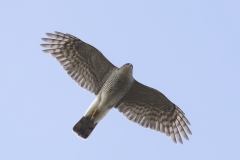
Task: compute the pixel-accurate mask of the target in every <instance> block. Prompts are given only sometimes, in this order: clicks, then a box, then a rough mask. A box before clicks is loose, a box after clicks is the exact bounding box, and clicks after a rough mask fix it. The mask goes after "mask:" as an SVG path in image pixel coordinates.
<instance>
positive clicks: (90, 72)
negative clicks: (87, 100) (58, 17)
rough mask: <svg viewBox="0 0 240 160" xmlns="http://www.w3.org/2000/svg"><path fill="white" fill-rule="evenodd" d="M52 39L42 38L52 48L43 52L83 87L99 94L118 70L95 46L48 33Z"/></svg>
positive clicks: (64, 35) (47, 46) (73, 38)
mask: <svg viewBox="0 0 240 160" xmlns="http://www.w3.org/2000/svg"><path fill="white" fill-rule="evenodd" d="M46 34H47V36H49V37H50V38H42V40H43V41H45V42H48V43H49V44H41V46H42V47H45V48H50V49H46V50H43V52H45V53H50V54H51V55H52V56H54V57H55V58H56V59H57V60H58V61H59V62H60V64H61V65H62V66H63V68H64V69H65V70H66V71H67V73H68V75H69V76H71V77H72V79H74V80H75V81H76V82H77V83H78V84H79V85H80V86H81V87H83V88H85V89H87V90H88V91H90V92H93V93H94V94H95V95H97V94H98V92H99V91H100V89H101V87H102V86H103V84H104V82H105V81H106V80H107V79H108V77H109V76H110V75H111V73H112V72H113V71H114V70H115V69H117V68H116V67H115V66H114V65H113V64H112V63H111V62H109V61H108V60H107V58H105V57H104V55H103V54H102V53H101V52H100V51H99V50H97V49H96V48H94V47H93V46H91V45H89V44H87V43H85V42H83V41H82V40H80V39H78V38H77V37H74V36H72V35H70V34H63V33H60V32H55V34H52V33H46Z"/></svg>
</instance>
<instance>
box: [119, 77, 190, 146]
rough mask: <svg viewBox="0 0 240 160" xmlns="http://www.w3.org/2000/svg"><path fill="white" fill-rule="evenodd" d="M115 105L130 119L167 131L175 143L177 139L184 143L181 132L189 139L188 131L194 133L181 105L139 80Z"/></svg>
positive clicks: (145, 125) (163, 131) (148, 126)
mask: <svg viewBox="0 0 240 160" xmlns="http://www.w3.org/2000/svg"><path fill="white" fill-rule="evenodd" d="M115 107H116V108H118V110H119V111H120V112H122V113H123V114H124V115H125V116H126V117H127V118H128V119H129V120H131V121H133V122H136V123H138V124H140V125H141V126H143V127H147V128H151V129H153V130H156V131H160V132H162V133H165V134H166V135H167V136H171V138H172V140H173V141H174V142H175V143H176V142H177V141H176V139H177V140H178V141H179V142H180V143H183V142H182V139H181V136H180V134H179V132H181V134H182V136H183V137H184V138H186V139H187V140H188V136H187V134H186V132H187V133H188V134H192V133H191V131H190V129H189V128H188V125H190V123H189V121H188V120H187V118H186V117H185V116H184V113H183V111H182V110H181V109H180V108H179V107H177V106H176V105H175V104H173V103H172V102H171V101H170V100H168V98H167V97H166V96H164V95H163V94H162V93H161V92H159V91H157V90H155V89H153V88H150V87H148V86H145V85H143V84H141V83H139V82H137V81H134V82H133V85H132V87H131V89H130V90H129V91H128V93H127V94H126V95H125V96H124V97H123V99H122V100H121V101H120V102H119V103H118V104H117V105H116V106H115Z"/></svg>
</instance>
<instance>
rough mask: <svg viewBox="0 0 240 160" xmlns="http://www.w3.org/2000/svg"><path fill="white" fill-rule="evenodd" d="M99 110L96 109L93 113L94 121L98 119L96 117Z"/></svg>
mask: <svg viewBox="0 0 240 160" xmlns="http://www.w3.org/2000/svg"><path fill="white" fill-rule="evenodd" d="M98 113H99V112H98V109H97V108H96V109H95V110H94V111H93V113H92V117H91V120H93V119H95V118H96V116H97V115H98Z"/></svg>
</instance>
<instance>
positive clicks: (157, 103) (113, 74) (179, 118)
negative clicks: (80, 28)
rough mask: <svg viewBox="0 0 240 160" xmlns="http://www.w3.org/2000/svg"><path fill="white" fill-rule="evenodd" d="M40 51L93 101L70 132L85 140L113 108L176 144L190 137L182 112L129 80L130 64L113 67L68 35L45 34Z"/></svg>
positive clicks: (167, 100) (131, 73) (151, 89)
mask: <svg viewBox="0 0 240 160" xmlns="http://www.w3.org/2000/svg"><path fill="white" fill-rule="evenodd" d="M46 35H47V36H48V37H50V38H42V40H43V41H45V42H47V43H48V44H41V46H42V47H44V48H48V49H45V50H43V52H45V53H50V54H51V55H52V56H53V57H55V58H56V59H57V60H58V61H59V63H60V64H61V65H62V66H63V68H64V69H65V70H66V71H67V73H68V75H69V76H70V77H72V79H73V80H75V81H76V82H77V83H78V84H79V85H80V86H81V87H82V88H85V89H86V90H88V91H90V92H92V93H94V94H95V95H96V98H95V99H94V101H93V102H92V103H91V104H90V106H89V108H88V109H87V111H86V112H85V114H84V115H83V117H82V118H81V119H80V120H79V121H78V122H77V124H76V125H75V126H74V127H73V131H74V132H75V133H76V134H77V135H78V136H80V137H82V138H84V139H86V138H88V136H89V135H90V134H91V132H92V131H93V129H94V128H95V127H96V125H97V124H98V123H99V122H100V121H101V120H102V119H103V118H104V117H105V116H106V115H107V113H108V112H109V110H110V109H112V108H116V109H118V110H119V112H121V113H123V114H124V115H125V116H126V117H127V118H128V119H129V120H131V121H133V122H136V123H138V124H139V125H141V126H143V127H146V128H150V129H152V130H156V131H159V132H162V133H165V134H166V135H167V136H170V137H171V138H172V140H173V141H174V142H175V143H177V141H178V142H179V143H183V142H182V138H181V136H180V133H181V135H182V136H183V137H184V138H185V139H187V140H188V136H187V133H188V134H190V135H191V134H192V133H191V131H190V129H189V127H188V125H190V122H189V121H188V120H187V118H186V117H185V115H184V113H183V111H182V110H181V109H180V108H179V107H178V106H176V105H175V104H174V103H172V102H171V101H170V100H169V99H168V98H167V97H166V96H165V95H164V94H162V93H161V92H159V91H158V90H156V89H154V88H151V87H148V86H146V85H144V84H141V83H140V82H138V81H137V80H135V79H134V78H133V65H132V64H130V63H126V64H124V65H123V66H122V67H120V68H118V67H116V66H114V65H113V64H112V63H111V62H110V61H109V60H108V59H107V58H106V57H105V56H104V55H103V54H102V53H101V52H100V51H99V50H98V49H96V48H95V47H93V46H91V45H90V44H87V43H85V42H83V41H82V40H80V39H78V38H77V37H75V36H73V35H71V34H63V33H61V32H55V33H54V34H52V33H46Z"/></svg>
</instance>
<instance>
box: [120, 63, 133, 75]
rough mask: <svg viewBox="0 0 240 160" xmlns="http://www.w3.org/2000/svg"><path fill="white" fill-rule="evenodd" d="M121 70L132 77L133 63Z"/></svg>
mask: <svg viewBox="0 0 240 160" xmlns="http://www.w3.org/2000/svg"><path fill="white" fill-rule="evenodd" d="M120 70H122V71H123V72H125V73H129V74H130V75H132V70H133V65H132V64H131V63H126V64H124V65H123V66H122V67H121V68H120Z"/></svg>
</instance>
